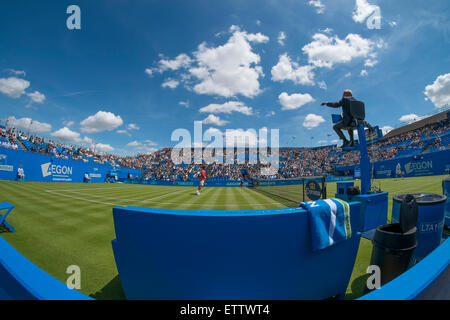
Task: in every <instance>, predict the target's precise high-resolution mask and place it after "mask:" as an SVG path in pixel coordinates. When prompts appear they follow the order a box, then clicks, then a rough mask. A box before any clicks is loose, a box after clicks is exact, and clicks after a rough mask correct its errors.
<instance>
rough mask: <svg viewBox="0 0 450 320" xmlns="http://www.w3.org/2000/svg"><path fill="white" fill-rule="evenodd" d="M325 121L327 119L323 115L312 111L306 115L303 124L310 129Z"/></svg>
mask: <svg viewBox="0 0 450 320" xmlns="http://www.w3.org/2000/svg"><path fill="white" fill-rule="evenodd" d="M323 122H325V119H324V118H323V117H322V116H319V115H317V114H313V113H310V114H308V115H307V116H306V118H305V120H304V121H303V126H304V127H305V128H306V129H308V130H310V129H312V128H316V127H318V126H319V125H320V124H321V123H323Z"/></svg>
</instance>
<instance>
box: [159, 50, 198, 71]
mask: <svg viewBox="0 0 450 320" xmlns="http://www.w3.org/2000/svg"><path fill="white" fill-rule="evenodd" d="M191 63H192V59H191V58H190V57H189V56H188V55H187V54H185V53H182V54H180V55H178V56H177V57H176V58H175V59H173V60H169V59H161V60H159V67H158V68H157V71H159V72H161V73H162V72H164V71H167V70H172V71H175V70H178V69H181V68H187V67H189V66H190V64H191Z"/></svg>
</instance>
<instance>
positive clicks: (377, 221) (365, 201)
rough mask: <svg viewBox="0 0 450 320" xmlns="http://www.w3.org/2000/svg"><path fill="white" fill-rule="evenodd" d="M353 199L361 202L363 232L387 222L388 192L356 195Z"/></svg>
mask: <svg viewBox="0 0 450 320" xmlns="http://www.w3.org/2000/svg"><path fill="white" fill-rule="evenodd" d="M351 201H358V202H360V203H361V211H360V214H361V221H362V229H361V230H360V231H361V232H365V231H369V230H372V229H375V228H377V227H379V226H382V225H385V224H386V223H387V211H388V193H387V192H381V193H372V194H360V195H355V196H352V197H351Z"/></svg>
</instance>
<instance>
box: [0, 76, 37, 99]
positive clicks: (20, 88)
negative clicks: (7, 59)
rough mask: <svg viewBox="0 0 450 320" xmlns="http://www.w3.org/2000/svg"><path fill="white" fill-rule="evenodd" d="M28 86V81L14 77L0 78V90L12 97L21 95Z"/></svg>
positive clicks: (15, 97)
mask: <svg viewBox="0 0 450 320" xmlns="http://www.w3.org/2000/svg"><path fill="white" fill-rule="evenodd" d="M29 86H30V82H29V81H27V80H23V79H20V78H16V77H10V78H1V79H0V92H1V93H3V94H5V95H7V96H8V97H11V98H14V99H17V98H19V97H20V96H21V95H23V94H25V90H26V89H27V88H28V87H29Z"/></svg>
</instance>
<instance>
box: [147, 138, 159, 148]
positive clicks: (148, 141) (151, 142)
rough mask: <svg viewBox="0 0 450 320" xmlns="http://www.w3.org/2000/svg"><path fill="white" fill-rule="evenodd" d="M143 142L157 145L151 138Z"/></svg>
mask: <svg viewBox="0 0 450 320" xmlns="http://www.w3.org/2000/svg"><path fill="white" fill-rule="evenodd" d="M145 143H146V144H147V145H149V146H157V145H158V144H157V143H156V142H153V141H152V140H149V139H147V140H145Z"/></svg>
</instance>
